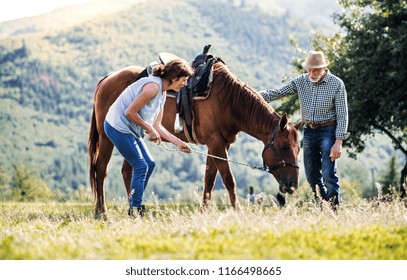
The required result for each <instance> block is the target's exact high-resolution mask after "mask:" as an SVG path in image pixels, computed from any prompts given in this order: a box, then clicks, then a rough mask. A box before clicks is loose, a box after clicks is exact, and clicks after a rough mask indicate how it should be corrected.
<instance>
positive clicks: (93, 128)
mask: <svg viewBox="0 0 407 280" xmlns="http://www.w3.org/2000/svg"><path fill="white" fill-rule="evenodd" d="M107 77H108V76H105V77H103V78H102V79H100V81H99V83H98V84H97V86H96V90H95V93H94V97H95V99H96V95H97V93H98V90H99V87H100V85H101V84H102V81H103V80H104V79H106V78H107ZM99 141H100V139H99V132H98V130H97V125H96V112H95V104H93V111H92V117H91V120H90V129H89V138H88V156H89V180H90V186H91V188H92V192H93V194H94V196H95V197H96V186H97V162H98V159H99Z"/></svg>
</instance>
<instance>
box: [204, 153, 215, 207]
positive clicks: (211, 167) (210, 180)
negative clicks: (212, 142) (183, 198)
mask: <svg viewBox="0 0 407 280" xmlns="http://www.w3.org/2000/svg"><path fill="white" fill-rule="evenodd" d="M217 172H218V168H217V167H216V164H215V162H214V161H213V159H212V158H211V157H209V156H208V157H206V171H205V182H204V193H203V203H202V208H203V209H206V208H207V206H208V202H209V201H210V200H211V198H212V191H213V187H214V186H215V179H216V173H217Z"/></svg>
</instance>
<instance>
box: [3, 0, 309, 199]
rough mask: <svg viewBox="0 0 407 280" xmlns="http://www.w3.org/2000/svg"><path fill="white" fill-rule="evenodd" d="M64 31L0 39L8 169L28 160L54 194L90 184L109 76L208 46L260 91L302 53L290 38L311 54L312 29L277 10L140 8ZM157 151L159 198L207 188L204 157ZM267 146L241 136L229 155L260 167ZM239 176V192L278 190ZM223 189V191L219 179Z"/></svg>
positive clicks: (113, 172) (113, 187) (113, 167)
mask: <svg viewBox="0 0 407 280" xmlns="http://www.w3.org/2000/svg"><path fill="white" fill-rule="evenodd" d="M124 2H126V1H124ZM243 2H244V1H242V3H243ZM220 11H221V12H220ZM74 22H75V21H74ZM63 26H64V28H62V29H56V30H52V31H46V30H45V31H43V32H39V33H37V32H33V33H32V34H29V35H19V36H12V37H7V38H4V39H1V40H0V99H1V103H0V109H1V110H0V112H1V113H0V129H1V131H2V136H3V145H2V146H1V147H0V154H2V156H1V157H0V166H1V167H0V172H3V173H4V174H7V175H8V176H6V177H7V178H11V177H12V172H13V166H15V165H16V164H21V163H22V164H24V165H25V166H26V167H27V168H29V169H32V170H33V171H34V172H35V174H37V175H38V176H40V177H41V178H42V179H44V180H45V181H46V183H47V185H48V186H49V187H50V188H51V189H53V190H56V189H58V190H62V191H64V192H69V191H70V190H72V189H77V188H79V187H80V186H87V185H88V178H87V153H86V152H87V148H86V147H87V134H88V127H89V119H90V114H91V111H92V101H93V91H94V88H95V86H96V84H97V82H98V80H99V79H100V78H101V77H103V76H104V75H106V74H107V73H109V72H111V71H114V70H118V69H120V68H123V67H125V66H128V65H131V64H137V65H142V66H143V65H148V64H149V63H150V62H151V61H154V60H157V54H158V53H159V52H161V51H167V52H172V53H174V54H177V55H179V56H181V57H183V58H185V59H187V60H192V59H193V58H194V57H195V55H197V54H198V53H200V52H201V50H202V48H203V46H204V45H205V44H208V43H210V44H211V45H212V49H211V52H212V53H213V54H214V55H215V56H220V57H222V58H223V59H224V61H225V62H226V63H227V64H228V66H229V68H230V69H231V70H232V72H234V73H235V74H236V75H237V76H238V77H239V78H240V79H241V80H243V81H245V82H248V83H249V84H250V85H252V86H253V87H254V88H258V89H260V88H266V87H271V86H274V85H278V84H280V83H281V79H282V77H283V76H284V75H287V74H289V73H290V62H291V60H292V58H293V57H295V56H296V55H297V54H296V53H295V52H294V50H293V49H292V47H291V46H290V42H289V41H290V38H291V36H293V37H294V38H296V39H297V40H298V41H299V43H300V46H301V47H303V48H308V47H309V42H308V41H309V40H308V39H309V36H310V35H309V34H310V30H313V28H312V24H311V23H307V22H306V21H298V20H296V19H294V18H292V17H291V16H290V15H289V14H282V13H281V12H278V11H277V10H276V13H275V14H274V13H273V11H272V10H270V7H269V8H268V9H264V8H262V7H261V6H259V5H252V4H250V5H249V4H248V5H237V4H236V3H235V2H234V1H213V0H212V1H205V2H202V1H186V0H185V1H171V2H167V3H166V5H162V2H161V1H158V0H155V1H148V2H146V1H138V3H137V4H135V5H132V6H131V7H127V8H126V9H124V10H121V11H119V12H116V13H110V14H108V15H105V16H103V17H102V16H98V17H92V16H90V17H89V20H86V21H83V22H81V21H78V24H77V25H74V26H69V25H63ZM157 149H159V148H157V147H152V152H153V153H154V155H156V160H157V161H158V168H157V170H156V172H155V174H154V176H153V178H152V179H151V191H154V193H155V194H157V195H159V196H160V197H161V198H168V197H171V196H173V195H176V194H181V192H180V191H181V190H191V189H192V190H195V189H197V188H200V187H202V177H203V172H204V158H203V157H200V156H197V155H194V156H192V157H191V158H185V157H178V156H175V155H174V154H171V153H168V152H160V150H157ZM197 149H200V148H199V147H197ZM201 149H202V148H201ZM261 149H262V145H260V143H257V142H256V141H253V139H252V138H250V137H248V136H247V135H244V134H243V135H241V136H240V137H239V140H238V142H237V143H236V144H235V146H233V147H232V148H231V158H233V159H234V160H238V161H243V162H253V163H261V156H260V153H261ZM121 161H122V159H121V158H120V157H119V156H117V154H116V153H115V156H114V158H113V160H112V161H111V163H110V165H109V168H110V173H109V177H108V179H107V185H108V189H107V195H108V198H116V197H120V196H123V195H124V187H123V184H122V180H121V178H120V176H121V175H120V166H121ZM233 170H234V174H235V175H236V180H237V182H238V187H239V194H240V195H243V196H244V195H245V193H246V189H247V187H248V186H249V185H255V186H258V189H259V190H265V191H268V192H275V191H276V189H277V186H276V183H275V181H274V179H273V178H272V177H271V175H269V174H263V173H261V174H259V171H256V170H250V169H248V168H245V167H241V166H234V167H233ZM169 178H172V179H169ZM86 188H88V187H86ZM216 188H217V189H221V188H222V187H221V183H220V182H219V180H218V183H217V187H216Z"/></svg>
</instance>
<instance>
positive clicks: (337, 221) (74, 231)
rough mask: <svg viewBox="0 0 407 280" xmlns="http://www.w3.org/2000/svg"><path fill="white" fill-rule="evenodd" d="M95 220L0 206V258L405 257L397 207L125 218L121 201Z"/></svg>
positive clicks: (70, 206) (153, 210)
mask: <svg viewBox="0 0 407 280" xmlns="http://www.w3.org/2000/svg"><path fill="white" fill-rule="evenodd" d="M108 207H109V216H108V219H107V220H95V219H94V213H93V205H92V204H90V203H89V204H86V203H82V204H80V203H32V204H30V203H11V202H1V203H0V259H2V260H16V259H18V260H21V259H23V260H32V259H48V260H54V259H58V260H67V259H75V260H76V259H79V260H84V259H108V260H124V259H150V260H159V259H166V260H180V259H192V260H196V259H205V260H213V259H217V260H223V259H282V260H292V259H299V260H302V259H308V260H321V259H323V260H345V259H351V260H355V259H362V260H405V259H407V241H406V240H407V209H406V208H405V207H404V205H403V204H402V203H400V202H397V201H395V202H391V203H376V204H372V203H368V202H365V201H360V202H359V203H358V204H357V205H344V206H343V207H342V209H340V210H338V211H337V212H332V211H331V210H329V209H326V210H320V209H319V208H316V207H314V206H313V205H307V204H306V205H302V206H298V203H297V204H296V203H295V202H292V203H290V202H289V203H288V205H287V206H286V207H284V208H278V207H273V206H271V207H263V208H260V207H247V206H244V207H243V209H242V210H241V211H234V210H227V209H226V210H220V209H221V208H220V207H216V206H212V207H211V208H210V209H208V211H207V212H205V213H201V212H200V211H199V210H198V207H197V206H195V205H182V204H176V203H170V204H158V203H157V204H152V205H148V206H147V209H148V213H147V216H146V217H145V218H144V219H142V220H140V219H136V220H132V219H130V218H129V217H128V216H127V213H126V212H127V208H126V205H125V203H122V204H109V205H108Z"/></svg>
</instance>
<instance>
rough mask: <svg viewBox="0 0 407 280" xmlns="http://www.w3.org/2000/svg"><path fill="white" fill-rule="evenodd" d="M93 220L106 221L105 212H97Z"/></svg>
mask: <svg viewBox="0 0 407 280" xmlns="http://www.w3.org/2000/svg"><path fill="white" fill-rule="evenodd" d="M95 220H103V221H107V212H104V213H101V212H97V213H95Z"/></svg>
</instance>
